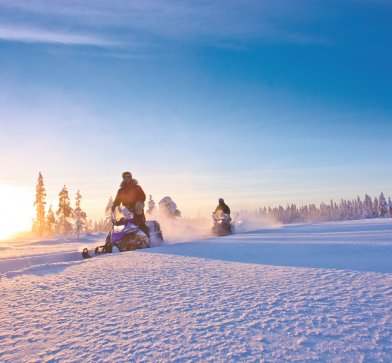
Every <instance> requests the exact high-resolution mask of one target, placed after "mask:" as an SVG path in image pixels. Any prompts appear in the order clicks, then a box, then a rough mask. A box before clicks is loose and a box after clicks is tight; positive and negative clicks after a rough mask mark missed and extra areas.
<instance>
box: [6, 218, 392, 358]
mask: <svg viewBox="0 0 392 363" xmlns="http://www.w3.org/2000/svg"><path fill="white" fill-rule="evenodd" d="M164 232H165V230H164ZM104 238H105V235H103V234H101V235H99V234H98V235H88V236H84V237H83V239H82V240H81V241H79V242H75V241H73V240H65V239H53V240H45V241H14V242H12V243H11V242H6V243H1V244H0V276H1V278H0V298H1V304H2V309H0V321H1V329H0V361H1V362H25V361H29V362H96V361H99V362H146V361H148V362H156V361H159V362H237V361H241V362H260V361H261V362H282V361H300V362H304V361H311V362H315V361H333V362H389V361H392V219H378V220H366V221H353V222H339V223H320V224H311V225H309V224H308V225H307V224H303V225H289V226H282V227H281V228H273V227H270V228H266V227H265V228H262V229H258V230H253V231H248V232H244V233H239V234H236V235H233V236H229V237H221V238H208V239H198V240H192V241H189V242H186V243H181V242H180V243H169V244H165V245H163V246H160V247H154V248H151V249H146V250H140V251H134V252H126V253H120V254H113V255H105V256H100V257H96V258H92V259H88V260H82V259H81V255H80V251H81V249H82V248H83V247H85V246H88V247H89V248H92V247H93V246H95V245H97V244H100V243H103V240H104Z"/></svg>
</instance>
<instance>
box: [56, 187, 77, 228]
mask: <svg viewBox="0 0 392 363" xmlns="http://www.w3.org/2000/svg"><path fill="white" fill-rule="evenodd" d="M59 197H60V198H59V209H58V210H57V212H56V214H57V216H58V224H57V232H58V233H60V234H65V235H68V234H70V232H71V231H72V223H71V222H70V220H72V218H73V210H72V208H71V206H70V200H69V196H68V189H67V187H66V186H65V185H64V187H63V189H61V192H60V193H59Z"/></svg>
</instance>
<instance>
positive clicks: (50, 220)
mask: <svg viewBox="0 0 392 363" xmlns="http://www.w3.org/2000/svg"><path fill="white" fill-rule="evenodd" d="M55 225H56V217H55V215H54V213H53V209H52V206H50V207H49V210H48V213H47V215H46V231H47V233H48V234H49V235H51V234H53V232H54V231H53V230H54V226H55Z"/></svg>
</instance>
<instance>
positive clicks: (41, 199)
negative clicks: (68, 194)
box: [33, 172, 46, 236]
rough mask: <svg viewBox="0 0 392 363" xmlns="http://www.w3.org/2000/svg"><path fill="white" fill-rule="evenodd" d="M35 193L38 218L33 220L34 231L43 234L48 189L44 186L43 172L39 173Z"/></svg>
mask: <svg viewBox="0 0 392 363" xmlns="http://www.w3.org/2000/svg"><path fill="white" fill-rule="evenodd" d="M35 189H36V193H35V202H34V206H35V207H36V218H35V220H34V221H33V232H34V233H37V234H39V235H40V236H42V234H43V233H44V232H45V227H46V225H45V204H46V202H45V197H46V191H45V187H44V178H43V177H42V174H41V172H39V174H38V182H37V186H36V188H35Z"/></svg>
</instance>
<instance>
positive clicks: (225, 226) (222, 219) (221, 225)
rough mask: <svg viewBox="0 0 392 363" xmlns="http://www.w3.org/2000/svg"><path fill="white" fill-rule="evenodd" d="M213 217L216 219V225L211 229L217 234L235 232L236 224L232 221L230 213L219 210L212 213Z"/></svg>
mask: <svg viewBox="0 0 392 363" xmlns="http://www.w3.org/2000/svg"><path fill="white" fill-rule="evenodd" d="M212 219H213V221H214V225H213V226H212V228H211V230H212V233H213V234H214V235H215V236H218V237H221V236H228V235H230V234H233V233H234V226H233V225H232V223H231V218H230V215H228V214H225V213H223V211H221V210H218V211H216V212H215V213H212Z"/></svg>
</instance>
